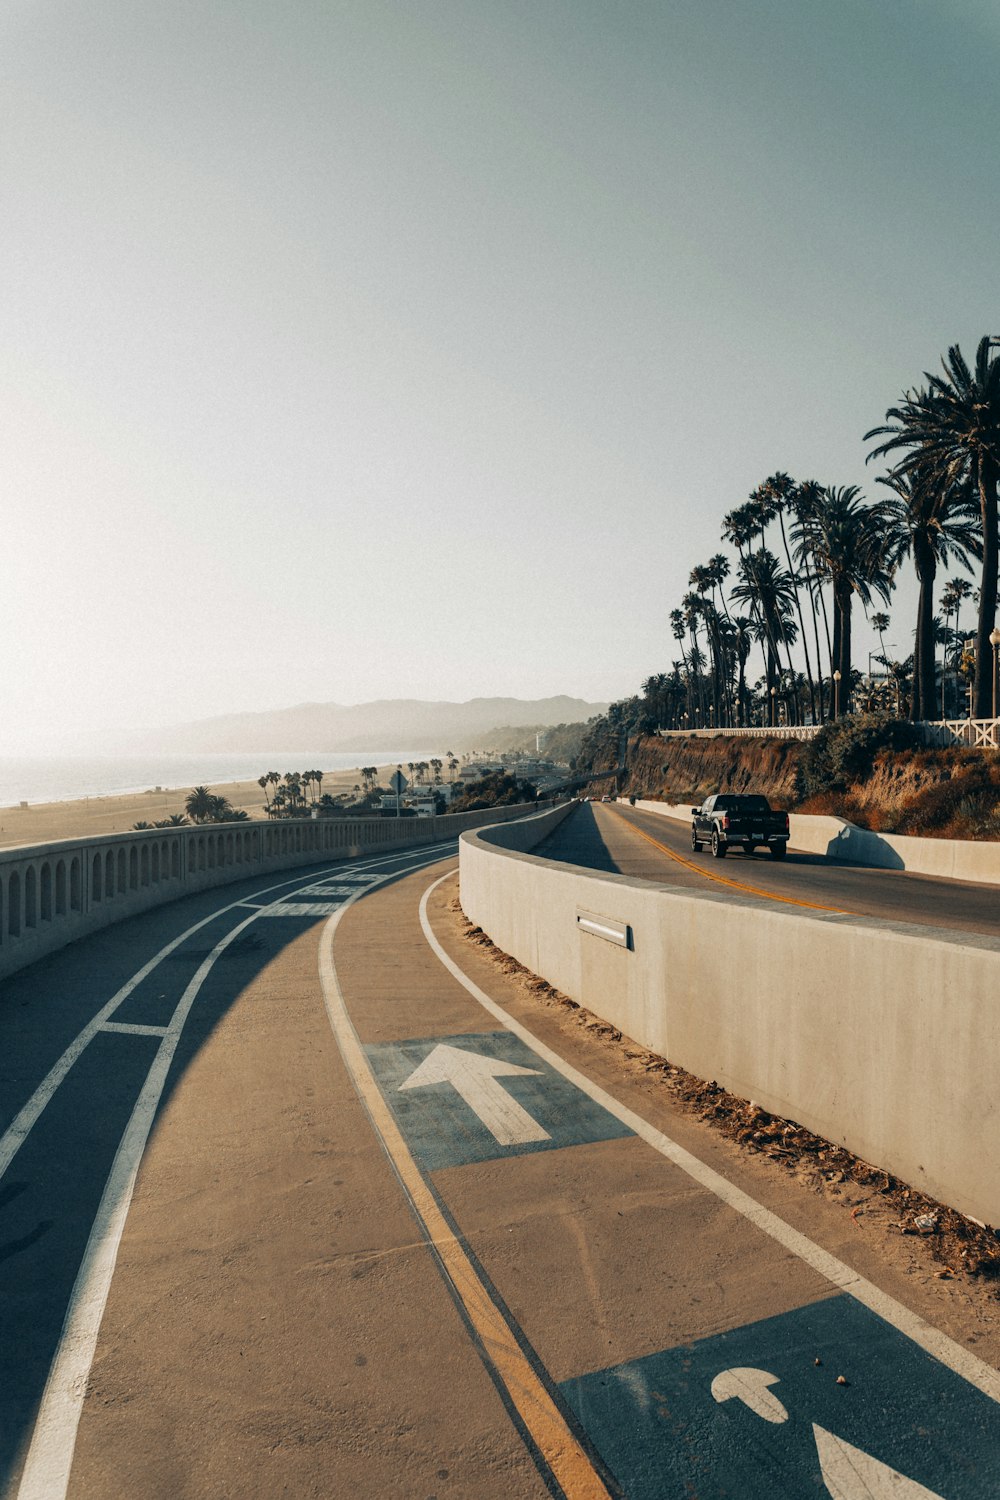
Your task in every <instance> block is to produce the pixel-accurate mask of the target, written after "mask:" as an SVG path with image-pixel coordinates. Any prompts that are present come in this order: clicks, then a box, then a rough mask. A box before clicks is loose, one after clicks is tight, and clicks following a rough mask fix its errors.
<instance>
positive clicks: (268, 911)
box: [260, 901, 340, 917]
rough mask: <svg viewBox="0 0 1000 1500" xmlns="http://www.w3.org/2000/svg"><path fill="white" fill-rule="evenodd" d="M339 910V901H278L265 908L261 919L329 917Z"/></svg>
mask: <svg viewBox="0 0 1000 1500" xmlns="http://www.w3.org/2000/svg"><path fill="white" fill-rule="evenodd" d="M339 910H340V902H339V901H279V902H277V904H276V905H274V906H266V907H265V908H264V910H263V911H262V912H261V914H260V915H261V916H262V917H329V916H332V915H333V913H334V912H335V911H339Z"/></svg>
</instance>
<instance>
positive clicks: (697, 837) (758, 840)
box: [691, 792, 788, 859]
mask: <svg viewBox="0 0 1000 1500" xmlns="http://www.w3.org/2000/svg"><path fill="white" fill-rule="evenodd" d="M703 844H708V846H709V847H710V849H711V851H712V853H713V855H714V856H715V858H716V859H724V858H725V857H726V855H727V854H728V853H729V850H730V849H733V848H736V849H742V850H743V852H744V854H754V853H755V852H756V851H757V850H758V849H769V850H770V852H771V858H772V859H784V857H785V855H786V854H787V852H788V814H787V813H786V812H775V811H774V810H773V809H772V807H771V804H770V803H769V802H768V800H767V798H766V797H760V796H757V795H755V794H746V795H743V796H740V795H738V794H737V793H735V792H722V793H720V794H719V795H718V796H715V797H709V799H708V801H707V802H703V803H702V805H701V807H692V809H691V848H692V849H693V850H694V852H695V854H699V853H700V852H701V848H702V845H703Z"/></svg>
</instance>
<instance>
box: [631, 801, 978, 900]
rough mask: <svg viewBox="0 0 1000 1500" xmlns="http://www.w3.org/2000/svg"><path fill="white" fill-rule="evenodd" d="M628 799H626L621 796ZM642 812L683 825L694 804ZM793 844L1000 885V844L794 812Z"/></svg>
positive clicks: (643, 806)
mask: <svg viewBox="0 0 1000 1500" xmlns="http://www.w3.org/2000/svg"><path fill="white" fill-rule="evenodd" d="M618 800H619V801H625V802H627V801H628V799H627V798H619V799H618ZM635 806H636V807H637V808H639V809H640V811H642V812H652V813H659V814H660V815H661V816H663V817H666V818H675V819H677V820H678V821H680V822H682V823H690V822H691V804H690V803H689V802H683V803H672V802H646V801H639V800H638V799H637V800H636V803H635ZM788 821H789V825H790V834H791V838H790V843H791V846H792V848H794V849H802V850H805V852H806V853H808V854H823V855H825V856H826V858H827V859H839V860H842V861H845V862H847V863H849V864H852V865H869V866H870V867H871V868H872V869H880V870H908V871H909V872H910V873H911V874H912V875H938V876H942V877H943V878H944V879H946V880H973V881H978V882H979V884H980V885H1000V843H996V842H989V841H987V840H981V841H980V840H974V839H920V838H909V837H907V836H905V835H903V834H899V833H870V832H869V830H868V829H867V828H857V827H856V826H855V825H854V824H853V823H846V822H845V821H844V819H843V818H826V817H813V816H811V815H810V814H808V813H789V815H788Z"/></svg>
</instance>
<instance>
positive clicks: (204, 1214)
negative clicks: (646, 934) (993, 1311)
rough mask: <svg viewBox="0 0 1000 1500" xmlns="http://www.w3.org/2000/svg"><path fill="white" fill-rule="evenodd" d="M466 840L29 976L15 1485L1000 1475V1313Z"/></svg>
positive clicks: (0, 1102) (235, 897)
mask: <svg viewBox="0 0 1000 1500" xmlns="http://www.w3.org/2000/svg"><path fill="white" fill-rule="evenodd" d="M609 816H611V815H609ZM602 821H603V820H602ZM612 826H616V827H621V828H624V827H625V825H624V824H621V823H619V824H616V825H611V824H610V823H609V824H608V827H609V829H610V828H611V827H612ZM631 836H632V835H630V837H631ZM443 852H444V851H436V852H435V851H431V852H430V853H429V854H428V853H427V852H421V853H419V854H413V855H397V856H393V857H390V858H383V859H378V860H368V861H364V862H358V863H356V864H351V865H345V866H341V867H339V868H325V869H317V870H315V871H298V872H295V874H294V875H293V876H289V877H287V878H285V879H283V880H280V881H275V880H271V881H269V882H268V883H267V886H268V888H267V889H266V890H265V889H263V888H262V887H263V882H257V883H256V884H251V883H249V882H247V883H244V884H242V885H241V886H237V887H231V888H227V889H224V890H222V891H215V892H211V893H207V894H205V895H204V896H201V897H197V898H191V899H189V900H186V901H184V902H180V903H177V905H176V906H174V907H170V908H165V909H161V910H159V911H157V912H155V913H150V914H147V915H146V916H144V917H142V918H140V919H136V920H135V921H132V922H129V923H126V924H122V925H121V926H120V927H117V928H112V929H109V930H108V931H106V932H104V933H102V934H99V935H97V936H96V937H94V938H91V939H88V940H87V941H85V942H82V943H80V944H77V945H75V947H73V948H71V949H67V950H65V951H64V952H63V953H60V954H58V955H56V956H54V957H53V958H52V959H50V960H48V961H47V962H46V963H45V964H40V965H38V966H37V967H36V968H35V969H32V970H29V971H27V972H26V973H24V974H21V975H17V976H15V978H14V979H12V980H10V981H8V982H7V983H6V984H5V985H4V986H3V987H2V988H0V1111H2V1113H0V1126H2V1129H3V1135H2V1137H0V1172H2V1173H3V1175H2V1176H0V1257H2V1258H3V1261H4V1267H3V1269H4V1276H3V1282H2V1294H0V1309H2V1315H3V1330H2V1339H0V1361H2V1368H0V1465H2V1467H0V1473H2V1474H3V1475H4V1479H3V1482H2V1483H0V1494H3V1496H4V1497H5V1500H14V1497H17V1500H59V1497H60V1496H63V1495H68V1496H70V1497H72V1500H98V1497H100V1500H106V1497H115V1496H125V1495H128V1496H129V1497H152V1500H168V1497H170V1500H173V1497H178V1496H183V1497H199V1500H200V1497H206V1500H207V1497H213V1500H215V1497H220V1496H232V1497H237V1496H238V1497H258V1496H259V1497H265V1496H266V1497H272V1496H278V1495H288V1496H313V1495H315V1496H320V1495H322V1496H333V1495H338V1496H339V1495H345V1496H346V1495H351V1496H362V1497H364V1496H373V1497H374V1496H379V1497H381V1496H385V1495H392V1496H400V1497H411V1496H412V1497H414V1500H435V1497H436V1500H444V1497H446V1496H447V1497H455V1500H458V1497H463V1500H465V1497H469V1500H479V1497H482V1500H487V1497H490V1500H493V1497H511V1500H515V1497H522V1496H524V1497H532V1496H540V1497H541V1496H545V1495H550V1496H551V1495H556V1496H559V1495H562V1496H566V1497H569V1500H589V1497H603V1496H618V1495H628V1496H630V1497H632V1500H647V1497H648V1500H652V1497H654V1496H655V1497H657V1500H659V1497H662V1496H666V1495H678V1496H697V1497H702V1500H709V1497H721V1496H736V1495H739V1496H776V1497H780V1496H789V1497H791V1496H795V1497H800V1496H802V1495H804V1494H819V1495H822V1494H824V1493H826V1494H830V1495H834V1496H837V1497H839V1500H862V1497H866V1500H872V1497H880V1496H885V1497H889V1496H892V1497H893V1500H917V1497H918V1496H923V1497H926V1496H928V1495H931V1496H934V1495H938V1496H941V1497H942V1500H945V1497H947V1500H961V1497H985V1496H987V1495H992V1494H994V1493H996V1491H997V1488H998V1485H1000V1442H998V1438H1000V1406H998V1398H1000V1377H998V1376H997V1373H996V1367H997V1365H998V1364H1000V1329H998V1327H997V1326H996V1320H995V1319H991V1318H990V1317H989V1316H987V1315H984V1313H983V1311H982V1306H981V1304H979V1303H970V1302H969V1300H968V1299H967V1298H965V1297H963V1296H962V1294H961V1289H960V1288H958V1287H957V1286H956V1285H954V1284H951V1285H949V1284H942V1283H940V1282H935V1281H934V1280H933V1279H932V1278H931V1277H929V1276H920V1275H919V1274H915V1273H914V1266H913V1264H911V1263H908V1262H906V1261H903V1262H892V1261H886V1259H885V1258H884V1257H883V1256H881V1255H880V1254H879V1252H878V1247H877V1245H876V1244H875V1243H874V1242H872V1241H870V1240H867V1239H866V1238H865V1237H864V1236H863V1234H861V1233H859V1230H858V1228H857V1226H856V1225H855V1224H854V1223H853V1222H852V1220H851V1219H850V1218H849V1217H848V1216H847V1215H846V1214H845V1213H844V1212H843V1211H842V1210H839V1211H838V1210H836V1209H835V1207H834V1206H832V1205H831V1204H828V1203H825V1202H824V1201H822V1200H819V1199H817V1198H816V1196H815V1195H814V1194H809V1195H804V1194H803V1193H802V1192H801V1190H799V1189H797V1186H796V1184H795V1182H794V1181H793V1180H789V1179H787V1178H785V1177H780V1176H777V1175H775V1174H771V1175H768V1173H767V1172H766V1171H765V1170H763V1169H762V1168H761V1166H760V1165H759V1164H753V1163H748V1162H746V1161H745V1160H743V1159H741V1158H740V1156H739V1154H738V1153H737V1152H736V1150H735V1148H734V1147H732V1145H731V1144H730V1143H728V1142H726V1141H724V1140H722V1139H720V1138H719V1137H717V1136H714V1135H713V1134H712V1133H711V1132H710V1130H709V1129H708V1127H707V1126H706V1125H704V1124H703V1123H702V1122H701V1121H699V1120H697V1119H694V1118H692V1117H691V1116H690V1115H685V1114H683V1113H680V1112H679V1111H678V1110H677V1108H676V1106H675V1105H673V1104H672V1103H671V1100H670V1097H669V1096H668V1095H667V1094H666V1093H665V1091H663V1090H662V1089H659V1090H658V1089H656V1088H655V1087H654V1086H653V1084H652V1082H651V1079H650V1076H649V1075H648V1074H646V1073H645V1072H644V1071H643V1069H642V1068H641V1067H640V1066H636V1067H634V1068H629V1067H627V1066H625V1065H624V1064H623V1062H622V1059H621V1057H620V1056H619V1055H618V1054H617V1053H614V1052H611V1051H609V1050H607V1049H601V1048H598V1047H595V1045H594V1043H593V1042H592V1041H591V1040H590V1039H588V1037H587V1035H586V1033H585V1032H583V1031H582V1030H581V1029H580V1028H579V1027H577V1026H574V1025H573V1024H572V1020H571V1017H569V1016H568V1014H567V1013H566V1012H564V1011H562V1010H561V1009H559V1008H558V1007H541V1006H539V1005H538V1003H537V1002H536V1001H534V1000H533V999H532V998H531V997H530V995H529V993H528V992H527V991H526V990H525V988H524V987H523V986H520V985H518V984H517V983H516V982H515V981H514V980H513V979H512V977H511V976H510V975H509V974H507V973H505V972H504V970H503V968H502V967H498V966H497V964H496V963H495V962H494V961H493V960H492V959H491V958H490V957H489V956H488V955H487V954H486V953H485V952H484V951H483V950H481V949H480V948H477V947H475V946H474V945H472V944H470V943H469V941H468V940H467V939H466V938H465V937H464V936H463V933H462V926H461V923H460V920H459V917H458V915H457V913H456V912H455V910H454V904H453V903H454V897H455V882H454V880H453V879H451V878H448V871H449V870H452V869H453V868H454V864H455V860H454V856H453V855H452V856H450V857H449V858H448V859H446V860H445V861H444V862H443V863H442V862H441V854H442V853H443ZM435 860H436V861H437V863H435V862H434V861H435ZM439 877H444V878H443V883H438V882H439Z"/></svg>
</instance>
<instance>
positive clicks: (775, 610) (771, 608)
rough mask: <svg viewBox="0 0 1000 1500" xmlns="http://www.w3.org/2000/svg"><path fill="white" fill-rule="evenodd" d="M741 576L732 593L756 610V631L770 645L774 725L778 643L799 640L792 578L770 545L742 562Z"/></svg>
mask: <svg viewBox="0 0 1000 1500" xmlns="http://www.w3.org/2000/svg"><path fill="white" fill-rule="evenodd" d="M739 575H740V576H739V582H738V583H736V584H735V585H734V586H733V588H731V589H730V591H729V592H730V594H731V596H732V598H734V599H735V600H736V601H737V602H738V603H740V604H749V605H750V606H751V608H752V609H753V610H754V611H755V612H756V620H755V622H754V626H753V634H754V635H755V636H756V637H757V639H758V640H759V641H760V642H761V644H762V645H765V644H766V649H765V652H764V671H765V676H766V684H767V697H768V715H769V719H770V722H771V724H773V723H774V721H775V699H776V697H777V689H778V685H779V682H780V679H781V673H782V663H781V657H780V656H779V654H778V642H779V640H784V641H786V642H791V641H794V639H795V622H794V620H793V619H792V609H793V606H794V589H793V586H792V577H791V574H790V573H786V572H784V571H783V570H782V568H781V565H780V563H779V562H778V559H777V558H776V557H775V555H774V553H773V552H771V551H770V550H769V549H768V548H767V547H762V548H761V549H760V551H758V552H749V553H747V555H746V556H745V557H744V558H743V560H742V562H741V563H740V566H739ZM772 687H773V688H774V689H775V692H774V693H772V692H771V689H772Z"/></svg>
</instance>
